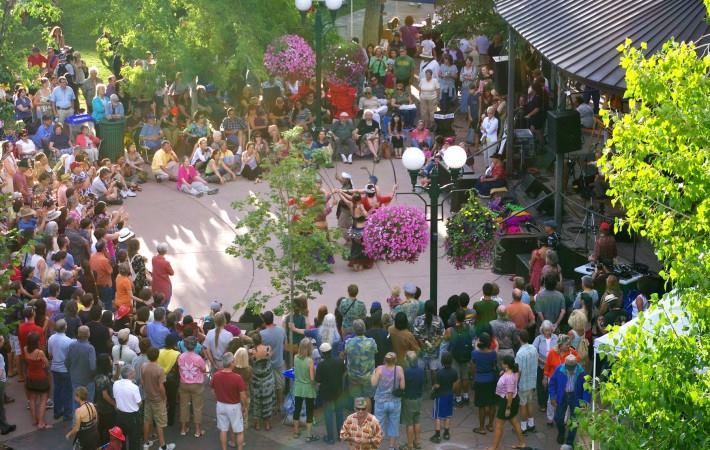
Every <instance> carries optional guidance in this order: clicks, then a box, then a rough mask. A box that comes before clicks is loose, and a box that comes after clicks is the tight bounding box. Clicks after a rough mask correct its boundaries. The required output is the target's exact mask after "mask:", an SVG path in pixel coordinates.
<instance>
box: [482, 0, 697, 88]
mask: <svg viewBox="0 0 710 450" xmlns="http://www.w3.org/2000/svg"><path fill="white" fill-rule="evenodd" d="M496 10H497V11H498V13H499V14H500V15H501V17H503V19H504V20H505V21H506V22H507V23H508V24H509V25H510V26H511V27H512V28H513V29H514V30H515V31H516V32H517V33H518V34H520V35H521V36H522V37H523V38H524V39H525V40H526V41H527V42H528V43H529V44H530V45H532V46H533V47H534V48H535V49H537V50H538V51H539V52H540V53H541V54H542V55H543V56H544V57H545V58H546V59H547V60H549V61H550V62H551V63H552V64H553V65H555V66H556V67H557V68H558V69H560V70H562V71H563V72H565V73H567V74H568V75H570V76H572V77H574V78H578V79H581V80H583V81H585V82H587V83H590V84H593V85H595V86H597V87H599V88H602V89H607V90H616V91H619V90H624V89H625V88H626V82H625V80H624V75H625V73H624V70H623V69H622V68H621V67H620V66H619V56H620V54H619V52H618V51H617V50H616V48H617V46H619V44H622V43H623V42H624V40H625V39H626V38H630V39H631V40H632V41H633V42H634V43H637V44H638V43H640V42H646V43H647V44H648V48H647V50H645V52H646V54H650V53H653V52H655V51H657V50H659V49H660V48H661V47H662V46H663V44H664V43H665V42H666V41H667V40H668V39H670V38H675V39H676V40H677V41H696V43H697V42H698V40H699V39H700V38H701V37H703V36H705V35H707V34H708V33H710V26H709V25H708V23H707V21H706V19H707V10H706V8H705V5H704V4H703V1H702V0H498V1H497V2H496Z"/></svg>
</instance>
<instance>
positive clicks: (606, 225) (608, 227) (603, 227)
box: [599, 222, 611, 231]
mask: <svg viewBox="0 0 710 450" xmlns="http://www.w3.org/2000/svg"><path fill="white" fill-rule="evenodd" d="M599 230H601V231H609V230H611V224H610V223H609V222H602V223H600V224H599Z"/></svg>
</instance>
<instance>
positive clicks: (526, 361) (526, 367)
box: [515, 330, 537, 433]
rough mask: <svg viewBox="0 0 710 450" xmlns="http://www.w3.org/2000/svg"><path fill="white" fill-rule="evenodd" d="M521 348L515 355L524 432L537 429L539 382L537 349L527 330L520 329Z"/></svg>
mask: <svg viewBox="0 0 710 450" xmlns="http://www.w3.org/2000/svg"><path fill="white" fill-rule="evenodd" d="M518 340H519V342H520V348H519V349H518V353H517V354H516V355H515V363H516V364H517V365H518V368H519V369H520V376H519V380H518V397H520V429H521V430H522V431H523V433H533V432H534V431H535V417H534V416H533V402H534V401H535V386H536V383H537V350H536V349H535V347H534V346H532V345H530V335H529V334H528V331H527V330H519V331H518Z"/></svg>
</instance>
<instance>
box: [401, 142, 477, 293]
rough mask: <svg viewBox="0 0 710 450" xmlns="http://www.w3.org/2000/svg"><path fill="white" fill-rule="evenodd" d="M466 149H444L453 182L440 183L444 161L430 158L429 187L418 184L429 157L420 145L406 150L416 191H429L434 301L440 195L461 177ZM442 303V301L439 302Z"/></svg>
mask: <svg viewBox="0 0 710 450" xmlns="http://www.w3.org/2000/svg"><path fill="white" fill-rule="evenodd" d="M466 158H467V155H466V150H464V149H463V148H461V147H459V146H458V145H452V146H450V147H447V148H446V149H445V150H444V151H443V160H444V161H443V163H444V164H445V165H446V168H447V169H448V171H449V173H450V174H451V183H448V184H446V185H443V186H441V185H440V184H439V183H440V181H439V165H440V164H441V161H438V160H436V159H434V160H432V161H430V164H433V165H432V167H431V171H429V177H428V178H429V185H428V186H426V187H423V186H418V185H417V177H418V176H419V172H420V170H421V169H422V168H423V167H424V164H425V163H426V157H425V156H424V152H422V151H421V150H420V149H418V148H416V147H410V148H408V149H407V150H405V151H404V153H403V154H402V164H403V165H404V167H405V168H406V169H407V171H408V172H409V176H410V178H411V180H412V192H414V193H417V192H418V191H419V190H421V191H424V192H426V193H427V194H429V203H428V204H427V206H428V207H429V237H430V241H431V242H430V243H429V245H430V248H429V298H430V299H431V300H434V304H435V305H436V304H437V284H438V283H437V280H438V262H439V261H438V257H439V255H438V252H439V231H438V227H439V213H438V209H439V208H440V207H442V205H441V204H439V195H440V194H441V192H442V191H444V190H446V189H448V188H450V187H452V186H453V185H454V183H456V180H457V179H458V177H459V171H460V170H461V168H462V167H463V166H464V164H466ZM417 195H418V196H419V197H420V198H421V199H422V200H424V203H425V204H426V199H424V198H423V197H421V196H420V195H419V194H417ZM437 306H438V305H437Z"/></svg>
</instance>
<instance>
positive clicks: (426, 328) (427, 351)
mask: <svg viewBox="0 0 710 450" xmlns="http://www.w3.org/2000/svg"><path fill="white" fill-rule="evenodd" d="M445 331H446V329H445V327H444V322H443V321H442V320H441V318H440V317H439V316H437V315H436V302H434V301H433V300H427V302H426V303H425V304H424V314H422V315H421V316H419V317H417V318H416V320H415V321H414V337H415V338H417V341H418V342H419V345H420V347H421V349H422V351H421V360H420V361H421V363H422V365H423V366H424V369H425V370H427V371H430V372H432V373H433V372H435V371H436V370H437V369H439V347H440V346H441V342H442V340H443V339H444V332H445ZM430 377H431V374H430Z"/></svg>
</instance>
